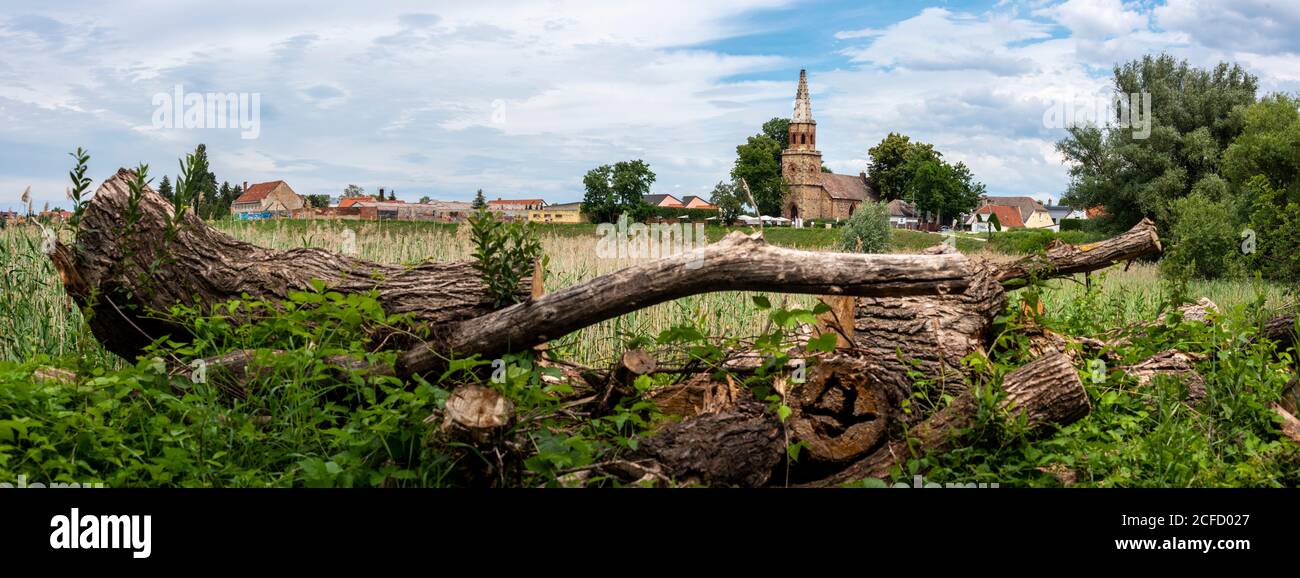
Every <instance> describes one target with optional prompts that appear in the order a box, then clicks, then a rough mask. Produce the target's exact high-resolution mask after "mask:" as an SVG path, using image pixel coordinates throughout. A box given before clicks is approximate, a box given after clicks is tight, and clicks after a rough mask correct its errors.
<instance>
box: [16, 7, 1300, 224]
mask: <svg viewBox="0 0 1300 578" xmlns="http://www.w3.org/2000/svg"><path fill="white" fill-rule="evenodd" d="M129 6H130V7H129V9H128V8H123V7H122V6H121V5H116V6H110V5H109V3H103V2H91V1H80V0H72V1H68V2H59V3H57V4H56V3H48V2H12V1H3V2H0V55H3V57H0V206H4V207H6V208H16V207H17V199H18V196H19V195H20V193H21V192H22V190H23V189H24V188H25V187H28V186H30V187H32V191H33V196H34V197H35V199H36V205H37V207H38V208H39V207H40V206H41V205H42V204H43V203H45V202H49V203H51V204H52V205H58V204H64V205H66V204H67V201H66V200H64V199H65V194H64V190H65V188H66V186H67V185H66V179H67V177H66V172H67V169H68V168H69V166H70V159H69V157H68V156H67V154H66V153H67V152H68V151H70V150H73V149H75V148H76V147H77V146H84V147H87V148H89V149H90V151H91V154H92V160H91V171H90V173H91V175H92V176H93V177H94V178H95V179H96V180H97V181H98V180H99V179H102V178H104V177H106V176H108V175H110V174H112V173H113V172H114V171H115V170H116V169H117V168H118V167H119V166H134V165H135V164H136V163H139V162H146V163H149V165H150V166H151V174H153V175H155V176H158V177H160V176H161V175H162V174H170V175H173V176H174V175H175V173H176V172H177V159H178V158H179V157H180V156H182V155H183V154H184V153H186V152H187V151H190V150H193V148H194V146H195V145H197V144H198V143H205V144H206V145H207V147H208V150H209V154H210V158H211V161H212V166H213V170H214V172H215V173H216V174H217V177H218V179H220V180H227V181H230V182H232V183H239V182H243V181H248V182H261V181H267V180H275V179H284V180H286V181H288V182H289V184H290V185H291V186H293V187H294V189H295V190H297V191H298V192H300V193H304V194H308V193H331V194H337V193H338V192H340V191H341V190H342V189H343V187H344V186H346V185H347V184H350V183H355V184H358V185H361V186H363V187H365V188H366V190H367V191H374V190H376V189H377V188H378V187H381V186H382V187H386V188H389V189H395V190H396V191H397V193H398V196H399V197H401V198H405V199H408V200H415V199H418V198H419V197H420V196H423V195H429V196H431V197H434V198H440V199H462V200H464V199H469V198H471V197H472V196H473V194H474V191H475V190H476V189H479V188H482V189H483V190H484V191H485V193H486V194H487V195H489V197H492V198H495V197H497V196H504V197H521V196H527V197H539V196H540V197H543V198H546V199H547V200H548V201H551V202H564V201H571V200H578V199H580V198H581V195H582V184H581V179H582V175H583V174H584V173H585V172H586V171H587V170H588V169H590V168H592V167H595V166H597V165H600V164H604V163H610V162H615V161H619V160H625V159H632V158H641V159H644V160H646V161H647V162H649V163H650V165H651V167H652V168H653V169H654V170H655V172H656V173H657V174H658V180H657V182H656V183H655V186H654V188H655V192H659V193H674V194H678V195H684V194H707V193H708V191H709V190H710V189H711V188H712V185H713V184H714V183H716V182H717V181H719V180H722V179H724V178H726V176H727V173H728V171H729V169H730V166H731V163H732V161H733V159H734V155H735V146H736V145H737V144H739V143H741V142H743V141H744V139H745V137H746V136H748V135H750V134H753V133H755V132H757V130H758V127H759V125H761V123H762V122H763V121H764V120H767V119H769V118H772V117H775V116H789V114H790V111H791V106H792V100H793V97H794V92H795V84H796V80H797V78H798V73H799V69H800V68H807V69H808V71H809V79H810V84H811V89H812V96H813V113H814V115H815V117H816V118H817V120H818V133H819V134H818V145H819V146H820V148H821V149H822V152H823V155H824V157H823V158H824V160H825V162H826V164H827V165H828V166H830V167H831V168H833V169H834V170H835V171H836V172H843V173H856V172H858V171H861V170H864V169H865V168H866V156H867V149H869V148H870V147H871V146H873V145H874V144H876V143H877V142H879V141H880V140H881V139H882V138H883V137H884V136H885V135H886V134H888V133H889V132H891V131H893V132H902V133H904V134H908V135H910V136H913V137H914V138H919V139H921V140H924V141H927V142H931V143H934V144H935V145H936V147H937V148H938V149H939V150H940V151H941V152H942V153H943V154H944V155H945V156H946V157H947V158H949V159H951V160H960V161H963V162H965V163H966V164H968V165H969V166H970V167H971V168H972V170H973V172H974V174H975V176H976V178H977V179H979V180H980V181H982V182H984V183H985V184H986V185H987V186H988V188H989V191H990V192H993V193H999V194H1024V195H1033V196H1036V197H1038V198H1040V199H1044V200H1045V199H1047V198H1049V197H1050V198H1059V196H1060V194H1061V192H1062V191H1063V189H1064V187H1065V184H1066V170H1065V167H1064V166H1063V165H1062V164H1061V162H1060V158H1059V156H1058V155H1057V154H1056V152H1055V150H1054V149H1053V143H1054V142H1055V141H1057V140H1059V139H1060V138H1061V137H1062V136H1063V134H1064V131H1063V130H1062V129H1059V128H1048V127H1045V126H1044V122H1043V116H1044V112H1045V111H1046V110H1047V109H1048V108H1049V107H1051V106H1052V105H1053V104H1054V103H1058V102H1062V101H1066V100H1069V101H1080V100H1084V101H1087V100H1088V99H1093V98H1099V97H1102V96H1104V95H1105V94H1106V93H1107V90H1108V82H1109V70H1110V67H1111V66H1112V65H1113V64H1114V63H1116V62H1122V61H1127V60H1130V59H1133V58H1137V57H1140V56H1141V55H1143V54H1147V53H1158V52H1162V51H1164V52H1169V53H1171V54H1174V55H1176V56H1178V57H1181V58H1186V59H1188V60H1189V61H1191V62H1192V63H1193V64H1197V65H1202V66H1208V65H1211V64H1213V63H1215V62H1218V61H1220V60H1233V61H1236V62H1239V63H1241V64H1243V65H1244V66H1246V67H1247V68H1248V69H1249V70H1250V71H1251V72H1252V73H1254V74H1256V75H1258V76H1259V77H1260V81H1261V86H1262V87H1263V89H1264V90H1266V91H1274V90H1281V91H1287V92H1296V91H1300V3H1296V2H1281V1H1277V0H1236V1H1231V2H1230V1H1228V0H1165V1H1161V2H1153V1H1145V0H1143V1H1137V2H1130V3H1125V2H1122V1H1121V0H1068V1H1059V0H1057V1H1045V0H1025V1H1014V0H1002V1H998V2H949V3H945V2H937V3H923V2H911V1H901V2H862V1H857V2H847V1H834V2H805V1H796V0H738V1H730V2H705V1H701V0H657V1H656V2H638V3H616V2H603V1H600V2H598V1H576V0H575V1H564V0H552V1H546V2H528V3H520V2H499V1H495V0H481V1H477V2H470V3H467V2H416V1H405V2H369V3H337V4H336V5H328V4H322V3H318V2H275V3H270V2H237V1H236V2H221V3H184V2H175V1H165V2H164V1H159V0H141V1H139V2H133V3H131V4H130V5H129ZM178 84H179V85H182V86H183V88H184V90H185V91H186V92H187V93H192V92H197V93H203V92H221V93H231V92H234V93H248V94H252V93H256V94H258V95H259V98H260V102H261V118H260V121H261V122H260V133H259V134H258V138H256V139H243V138H240V134H239V131H238V130H232V129H220V128H194V129H176V128H156V127H154V126H153V118H154V113H155V108H156V107H155V106H154V97H155V95H157V94H159V93H171V92H172V91H173V90H174V87H175V86H176V85H178Z"/></svg>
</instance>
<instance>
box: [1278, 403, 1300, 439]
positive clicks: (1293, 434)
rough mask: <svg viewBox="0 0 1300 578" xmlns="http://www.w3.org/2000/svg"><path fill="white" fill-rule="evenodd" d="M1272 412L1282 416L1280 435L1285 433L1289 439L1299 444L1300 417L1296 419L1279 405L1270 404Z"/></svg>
mask: <svg viewBox="0 0 1300 578" xmlns="http://www.w3.org/2000/svg"><path fill="white" fill-rule="evenodd" d="M1272 409H1273V413H1276V414H1277V416H1278V417H1280V418H1282V424H1281V429H1282V435H1285V436H1286V437H1287V438H1288V439H1290V440H1291V441H1293V442H1295V443H1298V444H1300V419H1296V417H1295V416H1294V415H1291V412H1289V411H1287V410H1286V409H1284V408H1283V407H1282V406H1281V405H1278V404H1276V403H1275V404H1273V405H1272Z"/></svg>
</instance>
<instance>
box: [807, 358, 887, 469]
mask: <svg viewBox="0 0 1300 578" xmlns="http://www.w3.org/2000/svg"><path fill="white" fill-rule="evenodd" d="M908 390H909V387H908V385H907V383H906V382H905V381H904V380H903V379H902V378H901V376H898V375H897V374H893V373H890V372H888V371H886V370H884V369H883V368H881V367H880V366H878V365H875V364H874V363H872V362H871V361H869V360H867V359H864V358H861V357H857V356H853V355H837V356H833V357H829V358H826V359H823V360H821V361H819V362H818V363H817V364H816V365H814V366H813V367H812V368H811V369H810V370H809V371H808V378H807V381H806V382H805V383H803V384H799V385H796V386H795V387H794V388H793V391H792V392H791V395H790V398H789V399H788V401H787V403H788V405H790V407H791V408H793V410H794V413H793V414H792V415H791V418H790V429H791V431H792V432H793V433H794V437H795V438H796V439H798V440H801V441H803V442H804V443H805V444H807V448H808V455H809V457H810V458H811V459H812V460H816V461H822V462H834V463H838V462H846V461H850V460H853V459H856V458H859V457H861V456H863V455H865V454H866V453H867V452H869V451H871V450H872V449H874V448H875V447H876V446H877V445H878V444H879V442H880V440H881V438H883V437H884V435H885V430H886V429H887V428H888V426H889V424H890V422H891V420H892V419H893V418H894V417H895V415H896V414H897V413H900V412H899V410H898V409H897V408H898V407H899V405H900V404H901V402H902V401H903V399H904V398H905V397H907V394H908Z"/></svg>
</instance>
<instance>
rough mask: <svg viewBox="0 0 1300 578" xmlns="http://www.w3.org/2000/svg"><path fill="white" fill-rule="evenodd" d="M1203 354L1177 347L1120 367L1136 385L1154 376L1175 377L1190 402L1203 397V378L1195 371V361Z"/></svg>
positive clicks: (1202, 358)
mask: <svg viewBox="0 0 1300 578" xmlns="http://www.w3.org/2000/svg"><path fill="white" fill-rule="evenodd" d="M1204 359H1205V356H1204V355H1201V354H1196V353H1187V352H1183V351H1178V350H1177V349H1167V350H1165V351H1161V352H1160V353H1157V354H1155V355H1152V356H1151V357H1149V358H1147V359H1144V360H1142V361H1141V362H1138V363H1135V364H1133V365H1129V366H1125V367H1122V368H1121V369H1122V370H1123V371H1124V373H1126V374H1128V375H1129V376H1131V377H1133V378H1134V379H1136V380H1137V383H1138V386H1146V385H1149V384H1150V383H1151V380H1152V379H1154V378H1155V377H1156V376H1167V377H1172V378H1174V379H1177V380H1178V381H1180V382H1182V384H1183V385H1185V386H1186V387H1187V399H1186V401H1187V402H1188V403H1190V404H1196V403H1197V402H1199V401H1201V400H1202V399H1205V396H1206V394H1207V393H1208V392H1207V391H1206V389H1205V378H1204V377H1201V374H1200V373H1199V372H1197V371H1196V366H1195V363H1196V362H1198V361H1203V360H1204Z"/></svg>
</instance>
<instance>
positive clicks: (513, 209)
mask: <svg viewBox="0 0 1300 578" xmlns="http://www.w3.org/2000/svg"><path fill="white" fill-rule="evenodd" d="M487 208H488V210H489V211H492V212H494V213H498V214H499V215H500V216H502V217H506V218H509V219H520V220H523V219H527V218H528V212H529V211H536V210H538V209H544V208H546V201H545V200H543V199H502V198H500V197H498V198H497V200H495V201H488V202H487Z"/></svg>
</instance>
